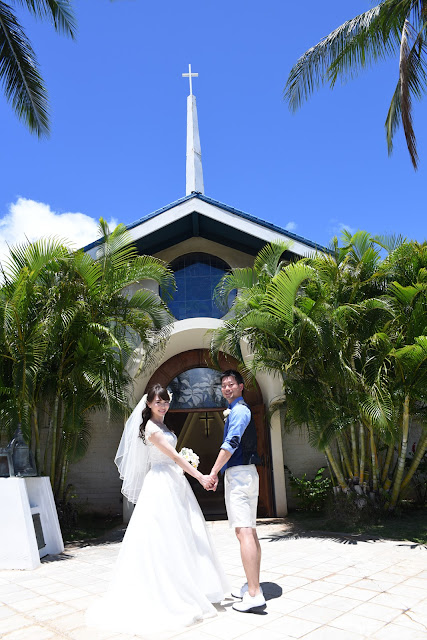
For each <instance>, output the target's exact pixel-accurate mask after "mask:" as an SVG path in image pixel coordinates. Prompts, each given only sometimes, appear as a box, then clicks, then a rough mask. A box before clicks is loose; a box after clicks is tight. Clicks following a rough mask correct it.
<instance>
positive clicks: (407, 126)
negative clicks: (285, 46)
mask: <svg viewBox="0 0 427 640" xmlns="http://www.w3.org/2000/svg"><path fill="white" fill-rule="evenodd" d="M426 16H427V3H426V2H425V1H424V0H383V1H382V2H380V3H379V4H377V5H376V6H375V7H373V8H372V9H369V10H368V11H365V12H364V13H362V14H360V15H358V16H356V17H355V18H353V19H351V20H348V21H347V22H345V23H344V24H343V25H341V26H340V27H338V28H337V29H335V30H334V31H332V32H331V33H330V34H329V35H327V36H325V37H324V38H322V40H321V41H320V42H319V43H318V44H317V45H315V46H314V47H311V48H310V49H308V51H306V52H305V53H304V54H303V55H302V56H301V57H300V58H299V59H298V61H297V62H296V64H295V65H294V67H293V68H292V69H291V72H290V74H289V77H288V80H287V83H286V87H285V99H286V100H287V101H288V103H289V107H290V108H291V109H292V110H296V109H298V108H299V107H300V106H301V104H302V103H303V102H304V100H306V99H307V98H308V97H309V95H310V94H311V93H312V92H313V91H314V89H317V88H318V87H319V86H321V85H324V84H329V85H330V86H331V88H333V87H334V85H335V82H336V81H337V79H338V77H341V78H342V79H343V80H345V79H347V78H348V77H354V76H355V75H356V74H357V73H358V72H359V71H360V70H361V69H362V68H364V67H366V66H368V65H369V64H371V63H373V62H376V61H377V60H380V59H384V58H387V57H389V56H391V55H398V56H399V79H398V81H397V85H396V87H395V89H394V92H393V95H392V99H391V103H390V107H389V110H388V114H387V118H386V121H385V128H386V137H387V145H388V152H389V154H391V152H392V150H393V137H394V134H395V132H396V130H397V128H398V127H399V125H400V123H401V124H402V125H403V130H404V133H405V138H406V144H407V147H408V151H409V155H410V157H411V161H412V164H413V166H414V169H417V166H418V154H417V147H416V138H415V133H414V129H413V125H412V101H413V98H417V99H420V98H421V97H422V95H423V94H424V93H425V91H426V87H427V84H426V81H427V66H426V65H427V59H426V52H427V49H426V45H427V28H426Z"/></svg>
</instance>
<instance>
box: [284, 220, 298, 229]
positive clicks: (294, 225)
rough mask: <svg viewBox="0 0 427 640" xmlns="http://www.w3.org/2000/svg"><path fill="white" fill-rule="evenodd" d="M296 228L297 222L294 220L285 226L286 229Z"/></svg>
mask: <svg viewBox="0 0 427 640" xmlns="http://www.w3.org/2000/svg"><path fill="white" fill-rule="evenodd" d="M296 228H297V223H296V222H293V221H292V220H291V222H288V224H287V225H286V227H285V229H286V231H295V229H296Z"/></svg>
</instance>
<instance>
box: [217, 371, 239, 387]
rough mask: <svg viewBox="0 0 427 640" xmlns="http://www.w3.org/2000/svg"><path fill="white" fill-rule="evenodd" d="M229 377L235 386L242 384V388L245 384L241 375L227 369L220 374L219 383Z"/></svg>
mask: <svg viewBox="0 0 427 640" xmlns="http://www.w3.org/2000/svg"><path fill="white" fill-rule="evenodd" d="M229 376H233V378H234V379H235V381H236V382H237V384H243V386H244V384H245V382H244V380H243V377H242V374H241V373H239V372H238V371H235V369H228V370H227V371H223V372H222V373H221V382H222V381H223V379H224V378H228V377H229Z"/></svg>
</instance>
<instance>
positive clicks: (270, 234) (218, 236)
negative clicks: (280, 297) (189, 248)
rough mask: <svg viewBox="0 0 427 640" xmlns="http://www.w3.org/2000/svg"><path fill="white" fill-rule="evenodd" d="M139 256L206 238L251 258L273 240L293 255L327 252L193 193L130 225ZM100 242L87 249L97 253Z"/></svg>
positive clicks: (100, 240)
mask: <svg viewBox="0 0 427 640" xmlns="http://www.w3.org/2000/svg"><path fill="white" fill-rule="evenodd" d="M127 229H128V231H129V232H130V233H131V235H132V237H133V239H134V242H135V244H136V246H137V248H138V251H139V252H140V253H145V254H151V255H153V254H156V253H158V252H159V251H162V250H164V249H167V248H169V247H171V246H173V245H176V244H178V243H179V242H182V241H184V240H187V239H188V238H191V237H197V236H200V237H203V238H207V239H209V240H212V241H214V242H217V243H219V244H223V245H227V246H229V247H232V248H236V249H239V250H240V251H244V252H246V253H249V254H251V255H256V254H257V253H258V251H260V249H261V248H262V247H263V246H264V245H265V244H266V242H271V241H273V240H277V239H280V240H285V241H286V240H289V241H291V243H292V247H291V253H295V254H296V255H308V254H309V253H312V252H313V251H321V252H325V251H327V249H326V248H325V247H323V246H322V245H320V244H317V243H315V242H313V241H311V240H308V239H306V238H303V237H302V236H299V235H297V234H295V233H292V232H291V231H288V230H286V229H283V228H281V227H279V226H277V225H275V224H272V223H270V222H266V221H265V220H261V218H257V217H256V216H253V215H251V214H249V213H246V212H244V211H241V210H239V209H236V208H234V207H231V206H229V205H226V204H224V203H222V202H219V201H218V200H214V199H213V198H210V197H208V196H206V195H204V194H201V193H197V192H193V193H191V194H189V195H187V196H184V197H183V198H179V199H178V200H175V202H171V203H170V204H168V205H166V206H164V207H162V208H160V209H157V210H156V211H153V212H152V213H149V214H148V215H146V216H143V217H142V218H139V219H138V220H135V222H132V223H130V224H128V225H127ZM101 242H102V239H101V238H100V239H98V240H96V241H95V242H92V243H91V244H88V245H87V246H86V247H84V250H85V251H91V250H92V249H96V247H97V246H99V245H100V244H101Z"/></svg>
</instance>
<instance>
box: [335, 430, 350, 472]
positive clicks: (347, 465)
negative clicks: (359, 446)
mask: <svg viewBox="0 0 427 640" xmlns="http://www.w3.org/2000/svg"><path fill="white" fill-rule="evenodd" d="M337 440H338V445H339V448H340V451H341V455H342V457H343V460H344V465H345V468H346V471H347V474H348V476H349V477H350V478H351V477H353V471H352V469H351V464H350V458H349V455H348V451H347V446H346V444H345V442H344V438H343V437H342V435H341V433H339V434H338V435H337Z"/></svg>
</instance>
